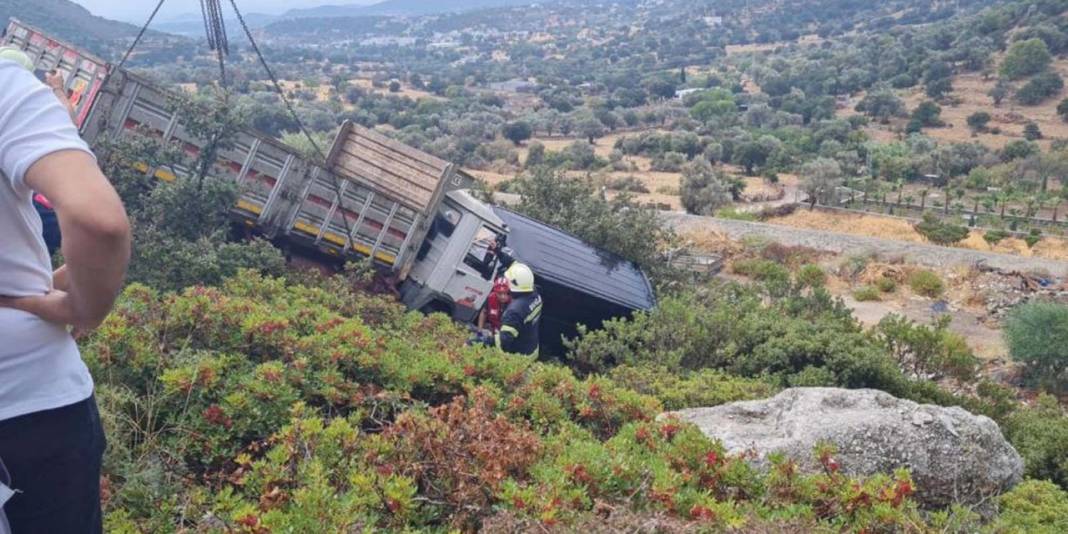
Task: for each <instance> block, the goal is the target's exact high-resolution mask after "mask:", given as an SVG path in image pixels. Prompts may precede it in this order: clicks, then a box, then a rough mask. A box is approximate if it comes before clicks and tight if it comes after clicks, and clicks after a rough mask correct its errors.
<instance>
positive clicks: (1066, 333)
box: [1005, 300, 1068, 388]
mask: <svg viewBox="0 0 1068 534" xmlns="http://www.w3.org/2000/svg"><path fill="white" fill-rule="evenodd" d="M1005 341H1006V342H1007V344H1008V346H1009V353H1010V354H1011V355H1012V359H1014V360H1016V361H1018V362H1021V363H1023V364H1024V365H1026V366H1027V369H1028V372H1029V374H1030V376H1032V377H1034V378H1038V379H1043V380H1047V379H1048V380H1050V381H1052V384H1047V385H1052V386H1054V387H1058V388H1059V387H1060V386H1061V385H1062V384H1063V379H1064V371H1065V369H1068V306H1065V305H1064V304H1057V303H1053V302H1044V301H1037V300H1036V301H1031V302H1028V303H1026V304H1021V305H1019V306H1017V307H1016V308H1014V309H1013V310H1012V311H1011V312H1010V313H1009V316H1008V318H1007V320H1006V321H1005Z"/></svg>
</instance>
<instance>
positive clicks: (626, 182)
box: [605, 174, 649, 193]
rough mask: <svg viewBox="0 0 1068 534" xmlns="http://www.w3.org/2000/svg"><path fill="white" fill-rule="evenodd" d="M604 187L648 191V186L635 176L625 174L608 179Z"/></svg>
mask: <svg viewBox="0 0 1068 534" xmlns="http://www.w3.org/2000/svg"><path fill="white" fill-rule="evenodd" d="M605 186H606V187H608V188H609V189H611V190H613V191H627V192H630V193H648V192H649V187H647V186H646V185H645V183H644V182H642V181H641V180H640V179H639V178H638V177H637V176H634V175H629V174H628V175H627V176H621V177H619V178H614V179H610V180H608V183H607V184H605Z"/></svg>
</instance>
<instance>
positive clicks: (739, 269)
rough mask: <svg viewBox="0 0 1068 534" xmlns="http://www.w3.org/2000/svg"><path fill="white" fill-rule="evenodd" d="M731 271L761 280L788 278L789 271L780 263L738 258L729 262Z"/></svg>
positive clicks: (771, 280) (774, 280)
mask: <svg viewBox="0 0 1068 534" xmlns="http://www.w3.org/2000/svg"><path fill="white" fill-rule="evenodd" d="M731 271H732V272H734V274H740V275H742V276H746V277H749V278H752V279H754V280H759V281H761V282H782V281H789V280H790V271H788V270H786V267H783V266H782V265H781V264H779V263H776V262H774V261H771V260H765V259H751V260H739V261H735V262H734V263H732V264H731Z"/></svg>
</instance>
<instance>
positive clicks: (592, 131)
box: [575, 115, 604, 145]
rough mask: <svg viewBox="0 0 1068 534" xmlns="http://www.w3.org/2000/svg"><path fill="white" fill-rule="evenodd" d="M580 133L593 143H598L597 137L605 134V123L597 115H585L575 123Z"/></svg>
mask: <svg viewBox="0 0 1068 534" xmlns="http://www.w3.org/2000/svg"><path fill="white" fill-rule="evenodd" d="M575 127H576V129H577V130H578V133H579V134H580V135H582V137H585V138H586V139H587V140H588V141H589V142H590V144H591V145H594V144H597V142H596V141H597V138H599V137H601V136H602V135H604V124H602V123H601V121H599V120H597V117H594V116H592V115H591V116H589V117H585V118H583V119H582V120H580V121H579V122H578V124H576V125H575Z"/></svg>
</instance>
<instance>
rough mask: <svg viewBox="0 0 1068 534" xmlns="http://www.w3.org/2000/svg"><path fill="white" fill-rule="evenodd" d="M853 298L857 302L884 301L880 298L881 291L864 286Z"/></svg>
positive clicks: (855, 292) (855, 291)
mask: <svg viewBox="0 0 1068 534" xmlns="http://www.w3.org/2000/svg"><path fill="white" fill-rule="evenodd" d="M853 298H854V299H855V300H856V301H857V302H876V301H879V300H882V299H881V298H880V297H879V289H878V288H876V287H873V286H862V287H859V288H857V289H856V290H854V291H853Z"/></svg>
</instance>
